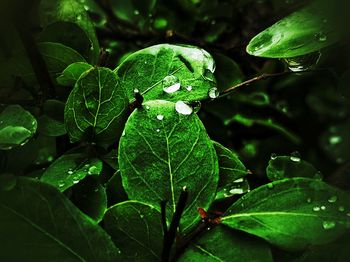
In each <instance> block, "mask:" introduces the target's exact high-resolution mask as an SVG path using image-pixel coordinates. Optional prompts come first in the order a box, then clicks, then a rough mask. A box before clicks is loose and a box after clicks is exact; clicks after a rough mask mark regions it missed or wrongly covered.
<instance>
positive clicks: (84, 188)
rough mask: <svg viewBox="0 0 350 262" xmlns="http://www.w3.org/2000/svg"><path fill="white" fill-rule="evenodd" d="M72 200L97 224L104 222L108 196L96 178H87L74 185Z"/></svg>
mask: <svg viewBox="0 0 350 262" xmlns="http://www.w3.org/2000/svg"><path fill="white" fill-rule="evenodd" d="M70 199H71V200H72V202H73V203H74V204H75V205H76V206H77V207H78V208H79V209H80V210H81V211H83V212H84V213H85V214H87V215H88V216H89V217H91V218H92V219H93V220H95V221H96V222H97V223H99V222H101V221H102V218H103V215H104V213H105V212H106V210H107V194H106V190H105V188H104V187H103V186H102V185H101V184H100V183H99V182H98V181H97V179H96V177H93V176H87V177H85V178H84V180H82V181H81V183H78V184H76V185H74V187H73V188H72V196H71V197H70Z"/></svg>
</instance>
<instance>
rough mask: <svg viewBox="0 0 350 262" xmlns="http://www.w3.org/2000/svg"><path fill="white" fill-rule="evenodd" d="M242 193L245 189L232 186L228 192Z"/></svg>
mask: <svg viewBox="0 0 350 262" xmlns="http://www.w3.org/2000/svg"><path fill="white" fill-rule="evenodd" d="M244 193H245V190H244V189H243V188H233V189H231V190H230V194H232V195H241V194H244Z"/></svg>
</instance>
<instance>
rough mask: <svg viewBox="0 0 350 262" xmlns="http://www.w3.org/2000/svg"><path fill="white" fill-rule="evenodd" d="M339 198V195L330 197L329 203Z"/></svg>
mask: <svg viewBox="0 0 350 262" xmlns="http://www.w3.org/2000/svg"><path fill="white" fill-rule="evenodd" d="M337 200H338V197H337V196H331V197H330V198H328V202H329V203H334V202H336V201H337Z"/></svg>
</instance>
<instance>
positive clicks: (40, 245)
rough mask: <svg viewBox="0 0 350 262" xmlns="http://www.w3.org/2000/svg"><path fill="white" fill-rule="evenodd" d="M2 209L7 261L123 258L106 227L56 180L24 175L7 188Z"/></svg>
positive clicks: (0, 238) (0, 227)
mask: <svg viewBox="0 0 350 262" xmlns="http://www.w3.org/2000/svg"><path fill="white" fill-rule="evenodd" d="M13 179H15V178H13ZM1 182H3V181H1ZM8 183H9V181H8ZM4 189H5V190H4ZM0 214H1V215H0V231H1V234H0V241H1V243H2V244H1V245H2V246H1V255H0V257H1V258H2V259H3V260H5V261H13V260H15V261H26V260H28V259H30V260H33V261H42V260H43V258H44V259H45V260H51V261H52V260H59V261H116V260H118V257H119V253H118V249H117V248H116V247H115V245H114V244H113V242H112V241H111V239H110V238H109V236H108V235H107V234H106V232H104V231H103V229H102V228H100V227H99V226H98V225H97V224H96V223H94V222H93V221H92V220H91V219H89V218H88V217H87V216H85V215H84V214H83V213H81V212H80V211H79V209H77V208H76V207H75V206H74V205H73V204H72V203H71V202H70V201H69V200H68V199H67V198H66V197H65V196H64V195H63V194H61V193H60V192H59V191H58V190H57V189H55V188H54V187H52V186H50V185H47V184H44V183H41V182H39V181H37V180H31V179H28V178H19V179H18V180H17V181H15V183H12V184H11V186H9V187H5V188H4V187H2V188H1V189H0Z"/></svg>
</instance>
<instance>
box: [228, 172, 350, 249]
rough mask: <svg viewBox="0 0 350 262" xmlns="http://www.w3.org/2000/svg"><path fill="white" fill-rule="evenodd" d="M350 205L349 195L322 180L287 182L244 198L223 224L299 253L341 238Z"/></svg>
mask: <svg viewBox="0 0 350 262" xmlns="http://www.w3.org/2000/svg"><path fill="white" fill-rule="evenodd" d="M349 203H350V201H349V196H348V195H347V194H345V193H344V192H342V191H340V190H339V189H336V188H334V187H332V186H329V185H327V184H326V183H324V182H322V181H321V180H316V179H307V178H292V179H284V180H279V181H276V182H273V183H270V184H267V185H264V186H261V187H259V188H257V189H255V190H253V191H251V192H250V193H248V194H246V195H244V196H243V197H242V198H241V199H239V200H238V201H237V202H236V203H234V204H233V205H232V206H231V207H230V208H229V209H228V211H227V212H226V214H225V215H224V216H223V217H222V223H223V224H224V225H227V226H229V227H231V228H234V229H239V230H243V231H245V232H248V233H250V234H253V235H256V236H259V237H261V238H264V239H265V240H267V241H268V242H270V243H272V244H274V245H276V246H279V247H281V248H283V249H287V250H298V249H304V248H306V247H307V246H309V245H316V244H325V243H329V242H331V241H333V240H335V239H336V238H338V237H339V236H341V235H342V234H343V233H344V232H345V231H346V229H347V227H349V225H350V218H349V216H348V215H347V213H348V212H349V210H350V204H349ZM342 210H343V211H342ZM345 210H346V211H345Z"/></svg>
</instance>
